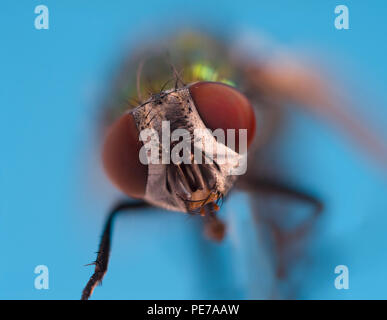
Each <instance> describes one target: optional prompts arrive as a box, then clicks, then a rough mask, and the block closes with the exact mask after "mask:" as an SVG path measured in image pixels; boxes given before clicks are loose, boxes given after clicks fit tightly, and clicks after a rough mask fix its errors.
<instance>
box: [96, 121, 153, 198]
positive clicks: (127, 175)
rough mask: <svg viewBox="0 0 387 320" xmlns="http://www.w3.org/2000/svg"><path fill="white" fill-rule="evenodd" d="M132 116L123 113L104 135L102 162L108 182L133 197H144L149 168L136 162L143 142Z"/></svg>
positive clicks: (138, 161)
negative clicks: (140, 139)
mask: <svg viewBox="0 0 387 320" xmlns="http://www.w3.org/2000/svg"><path fill="white" fill-rule="evenodd" d="M138 137H139V131H138V129H137V126H136V123H135V121H134V118H133V116H132V115H131V114H124V115H123V116H122V117H121V118H120V119H118V120H117V121H116V122H115V123H114V124H113V125H112V127H111V128H110V130H109V132H108V133H107V136H106V139H105V143H104V146H103V151H102V161H103V166H104V168H105V171H106V173H107V175H108V177H109V178H110V180H111V181H112V182H113V184H115V185H116V186H117V187H118V188H119V189H120V190H121V191H123V192H124V193H126V194H127V195H128V196H130V197H133V198H143V197H144V194H145V187H146V182H147V174H148V168H147V166H146V165H143V164H142V163H141V162H140V160H139V157H138V155H139V152H140V149H141V147H142V143H141V142H140V141H139V138H138Z"/></svg>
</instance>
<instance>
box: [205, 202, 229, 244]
mask: <svg viewBox="0 0 387 320" xmlns="http://www.w3.org/2000/svg"><path fill="white" fill-rule="evenodd" d="M216 209H217V208H216V207H215V204H213V203H210V204H208V205H207V206H206V207H205V216H204V234H205V235H206V236H207V238H209V239H211V240H213V241H216V242H220V241H222V240H223V238H224V236H225V233H226V225H225V224H224V223H223V222H222V221H221V220H220V219H219V218H218V217H217V216H216Z"/></svg>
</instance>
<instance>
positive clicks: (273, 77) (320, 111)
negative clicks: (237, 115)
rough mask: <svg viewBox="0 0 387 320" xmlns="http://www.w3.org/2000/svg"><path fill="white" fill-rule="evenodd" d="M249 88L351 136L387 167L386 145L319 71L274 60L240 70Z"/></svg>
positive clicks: (246, 66)
mask: <svg viewBox="0 0 387 320" xmlns="http://www.w3.org/2000/svg"><path fill="white" fill-rule="evenodd" d="M241 68H242V69H243V70H244V74H245V78H246V80H247V82H248V84H249V87H250V88H252V89H255V90H257V91H258V92H260V93H261V95H263V96H264V97H265V99H266V100H268V101H271V102H272V103H274V104H277V105H281V106H283V107H287V106H291V107H292V106H297V107H300V108H303V109H304V110H307V111H308V112H311V113H313V114H315V115H316V116H317V117H319V118H321V119H325V120H326V121H328V122H329V123H331V124H333V125H334V127H335V128H337V129H339V130H341V131H342V132H343V133H344V134H346V135H347V136H349V138H351V139H352V141H354V142H355V143H356V144H357V145H358V146H360V147H361V148H362V149H363V150H365V151H366V152H367V153H368V154H370V155H371V156H372V157H373V158H374V159H376V160H377V161H378V162H379V163H380V164H381V165H382V166H383V167H384V168H386V165H387V144H386V142H385V139H383V138H381V135H380V134H378V133H377V132H375V131H374V130H373V129H371V128H373V126H372V124H371V123H369V122H367V121H364V118H363V117H362V116H361V115H360V114H359V112H357V111H356V108H354V105H353V104H352V103H350V102H349V99H347V98H345V97H344V96H343V95H342V94H339V93H338V90H337V88H340V86H339V85H338V84H337V83H334V81H330V80H329V79H328V78H327V77H324V76H323V75H322V74H321V73H320V72H318V71H317V70H313V68H311V67H309V66H307V65H304V64H302V63H300V62H297V61H296V60H292V59H290V58H285V57H282V58H273V59H272V60H270V61H268V62H266V63H260V64H258V63H257V64H254V63H247V64H244V65H243V66H242V67H241Z"/></svg>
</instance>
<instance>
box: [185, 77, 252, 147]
mask: <svg viewBox="0 0 387 320" xmlns="http://www.w3.org/2000/svg"><path fill="white" fill-rule="evenodd" d="M189 90H190V93H191V96H192V98H193V100H194V101H195V106H196V109H197V110H198V112H199V114H200V116H201V118H202V120H203V122H204V123H205V125H206V126H207V127H208V128H209V129H211V130H215V129H218V128H220V129H223V130H225V133H226V130H227V129H236V134H235V147H236V151H238V150H239V134H238V133H239V132H238V129H247V146H249V145H250V144H251V143H252V141H253V138H254V134H255V116H254V110H253V108H252V107H251V104H250V102H249V100H247V98H246V97H245V96H244V95H243V94H242V93H240V92H239V91H238V90H236V89H234V88H233V87H230V86H228V85H226V84H223V83H218V82H198V83H195V84H193V85H192V86H191V87H190V88H189ZM226 142H227V141H226Z"/></svg>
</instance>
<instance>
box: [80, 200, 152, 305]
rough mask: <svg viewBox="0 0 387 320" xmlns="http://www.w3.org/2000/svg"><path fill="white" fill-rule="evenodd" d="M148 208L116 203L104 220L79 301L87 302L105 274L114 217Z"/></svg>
mask: <svg viewBox="0 0 387 320" xmlns="http://www.w3.org/2000/svg"><path fill="white" fill-rule="evenodd" d="M146 206H148V204H147V203H145V202H121V203H118V204H117V205H116V206H114V207H113V209H112V210H111V211H110V213H109V216H108V218H107V220H106V223H105V227H104V229H103V233H102V238H101V242H100V244H99V248H98V252H97V254H98V255H97V259H96V261H94V262H93V263H91V264H90V265H95V269H94V273H93V275H92V276H91V277H90V280H89V281H88V282H87V284H86V286H85V288H84V289H83V291H82V297H81V300H88V299H89V298H90V296H91V294H92V293H93V290H94V288H95V287H96V286H97V285H98V284H99V283H101V281H102V279H103V277H104V275H105V274H106V271H107V268H108V263H109V254H110V242H111V233H112V223H113V219H114V218H115V216H116V215H117V214H118V213H120V212H122V211H124V210H125V211H126V210H133V209H134V210H135V209H140V208H144V207H146Z"/></svg>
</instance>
